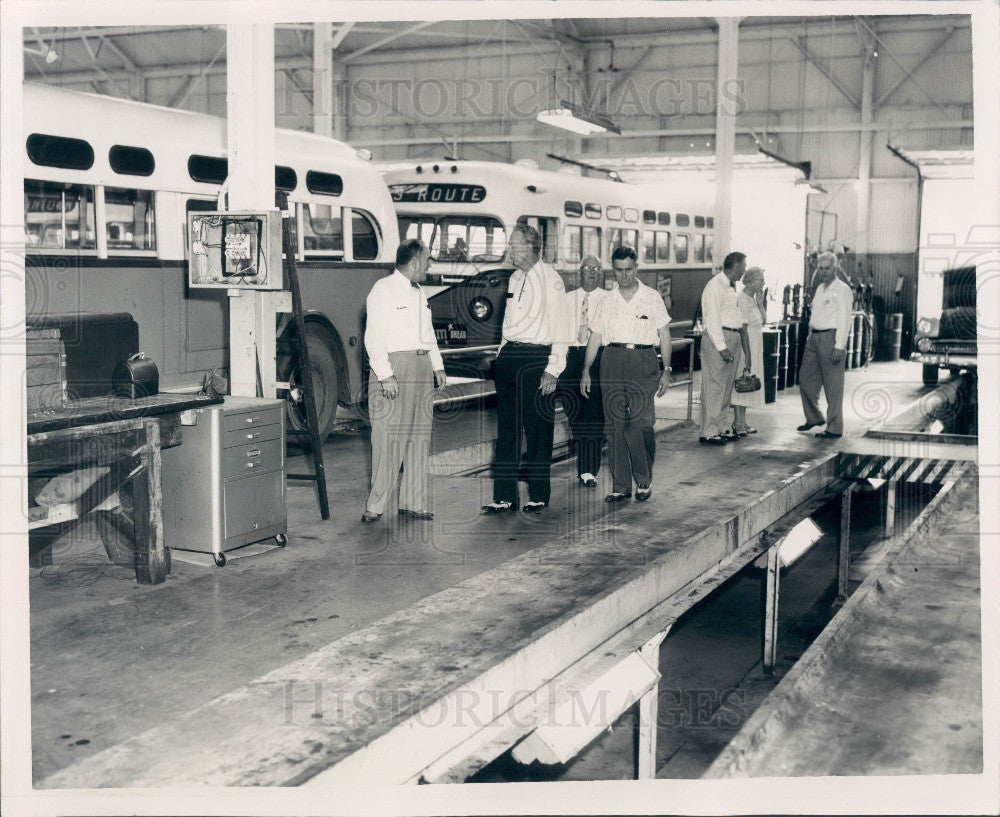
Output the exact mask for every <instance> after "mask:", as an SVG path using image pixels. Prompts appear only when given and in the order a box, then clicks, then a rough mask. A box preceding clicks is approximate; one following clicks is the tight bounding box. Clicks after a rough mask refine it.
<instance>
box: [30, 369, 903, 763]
mask: <svg viewBox="0 0 1000 817" xmlns="http://www.w3.org/2000/svg"><path fill="white" fill-rule="evenodd" d="M921 390H922V387H921V386H920V371H919V367H916V366H913V365H911V364H908V363H899V364H881V365H874V366H872V367H871V368H870V369H869V370H864V371H857V372H849V373H848V389H847V398H846V400H845V403H846V405H847V406H848V422H847V435H846V436H845V439H844V440H842V441H839V442H838V443H836V444H833V445H831V444H830V443H829V442H821V441H818V440H815V439H813V438H812V437H811V436H807V435H800V434H797V433H796V432H795V431H794V426H795V425H796V424H797V423H798V422H800V420H799V417H800V411H801V410H800V408H799V406H798V398H797V393H796V392H795V391H794V390H791V391H787V392H782V393H779V400H778V402H777V403H776V404H774V405H772V406H768V407H767V408H766V410H764V411H762V412H757V413H751V418H750V419H751V422H752V423H753V424H754V425H756V426H757V427H758V428H759V429H760V431H761V433H760V434H759V435H757V436H755V437H751V438H747V439H746V440H744V441H742V442H740V443H739V444H737V445H734V446H728V447H726V448H724V449H711V450H705V448H704V447H700V446H698V445H697V443H696V441H695V437H696V431H695V429H693V428H678V429H676V430H674V431H671V432H669V433H666V434H663V435H661V437H660V441H659V455H658V460H657V466H656V470H655V480H654V491H655V493H654V497H653V499H652V500H651V501H650V503H648V504H647V506H645V507H644V508H642V509H640V508H639V507H638V506H630V507H627V508H624V509H621V511H620V513H621V514H623V515H624V514H653V515H654V518H650V519H649V522H650V523H655V515H663V516H664V518H663V521H664V522H665V521H666V518H667V517H673V516H675V515H676V514H678V513H680V514H682V515H683V506H679V505H678V498H679V496H680V495H681V492H682V491H683V492H690V491H691V490H693V489H694V487H695V486H698V485H699V484H700V483H702V482H703V481H705V479H706V476H707V475H710V474H712V473H717V472H718V471H720V470H724V469H726V468H727V463H729V464H731V465H735V464H736V463H737V462H742V463H745V462H746V458H748V457H749V458H751V459H752V458H761V460H762V464H764V465H766V461H767V460H768V458H769V457H770V458H772V459H773V458H774V456H775V454H774V452H779V451H780V452H781V454H782V457H783V458H790V460H795V459H798V458H801V459H808V458H810V457H815V456H816V455H817V454H819V453H821V452H823V451H827V450H833V449H835V448H837V447H838V446H840V447H842V446H844V445H845V444H847V443H848V441H850V442H851V443H852V445H854V446H855V447H854V448H852V450H860V448H859V446H860V447H861V448H863V447H864V446H863V445H862V443H863V442H864V441H860V442H859V441H858V440H857V439H856V438H857V436H859V435H860V434H861V433H863V431H864V429H865V428H866V427H867V426H868V425H870V424H871V423H872V422H874V421H877V420H878V419H880V418H881V417H882V416H889V414H890V413H891V411H892V407H893V406H895V407H896V408H897V409H898V408H900V407H902V405H903V404H905V403H906V402H909V401H910V400H912V399H913V398H914V397H915V396H917V395H918V394H919V393H920V392H921ZM685 400H686V395H685V392H684V389H676V390H672V391H671V392H669V393H668V395H667V396H666V397H665V398H664V400H663V401H661V404H660V406H659V407H658V415H661V416H662V417H663V418H664V419H666V418H670V417H675V418H679V417H682V416H683V411H684V403H685ZM491 422H492V421H491V419H490V418H489V417H483V416H482V415H481V414H480V415H479V416H476V413H475V412H467V413H459V412H449V413H448V415H447V417H446V422H442V423H440V429H441V431H440V432H439V433H438V444H437V445H436V449H440V448H441V447H442V445H443V443H442V441H443V440H444V439H446V438H449V437H450V438H451V440H452V442H455V441H459V442H464V441H467V440H469V439H474V438H476V436H477V435H479V437H478V438H479V439H483V438H484V437H488V436H489V434H490V432H491ZM463 424H464V427H463ZM852 437H853V438H855V439H850V438H852ZM867 445H868V446H869V449H871V450H884V448H885V446H886V445H887V444H886V443H885V442H884V441H880V442H878V443H874V442H868V443H867ZM873 446H874V447H875V448H874V449H872V447H873ZM324 451H325V456H326V461H327V471H328V474H329V475H330V485H329V489H330V490H329V494H330V498H331V505H332V507H333V510H334V518H333V519H332V520H330V521H328V522H326V523H323V522H321V521H320V520H319V516H318V510H317V507H316V502H315V496H314V494H313V492H312V487H311V486H307V485H297V486H294V487H291V488H290V489H289V518H290V531H289V540H290V543H289V546H288V548H286V549H285V550H270V551H266V552H258V551H255V550H250V551H248V555H247V556H246V557H245V558H234V559H232V560H231V561H230V564H229V565H227V566H226V567H225V568H223V569H221V570H220V569H218V568H215V567H214V566H211V565H210V564H207V563H206V564H199V563H197V558H196V559H195V561H194V562H190V561H187V562H186V561H181V559H179V558H175V559H174V569H173V572H172V573H171V575H170V576H169V578H168V581H167V582H166V583H165V584H163V585H160V586H157V587H148V586H140V585H137V584H135V582H134V578H133V575H132V573H131V571H129V570H125V569H122V568H115V567H112V566H109V565H108V564H107V563H106V560H105V559H104V557H103V551H102V549H101V547H100V545H99V544H98V542H97V539H96V537H95V536H94V531H93V530H92V529H89V528H88V527H87V526H82V527H81V528H80V529H79V531H78V532H77V534H75V535H72V536H68V537H65V538H64V540H62V541H61V542H60V543H58V545H57V547H56V550H55V553H54V557H55V564H54V565H52V566H51V567H48V568H45V569H43V570H41V571H33V574H32V577H31V582H30V589H31V607H32V609H31V631H32V644H31V647H32V653H31V654H32V718H33V721H32V723H33V740H32V746H33V766H34V772H35V777H36V780H39V779H41V778H44V777H46V776H48V775H50V774H52V773H54V772H56V771H57V770H60V769H64V768H66V767H68V766H70V765H72V764H74V763H76V762H78V761H80V760H81V759H83V758H85V757H88V756H92V755H94V754H96V753H97V752H99V751H101V750H103V749H106V748H108V747H110V746H114V745H115V744H118V743H120V742H122V741H124V740H126V739H128V738H130V737H132V736H134V735H136V734H137V733H139V732H143V731H145V730H146V729H148V728H150V727H151V726H153V725H155V724H158V723H163V722H164V721H167V720H170V719H172V718H177V717H179V716H181V715H182V714H183V713H186V712H189V711H191V710H193V709H194V708H196V707H197V706H199V705H202V704H205V703H206V702H208V701H211V700H213V699H215V698H217V697H218V696H220V695H222V694H223V693H226V692H228V691H230V690H232V689H233V688H234V687H237V686H239V685H241V684H246V683H248V682H250V681H251V680H252V679H254V678H257V677H259V676H260V675H262V674H264V673H266V672H268V671H270V670H273V669H275V668H278V667H281V666H283V665H285V664H287V663H288V662H290V661H293V660H295V659H298V658H301V657H303V656H306V655H308V654H309V653H311V652H312V651H314V650H316V649H318V648H320V647H323V646H324V645H328V644H330V643H332V642H334V641H336V640H337V639H340V638H342V637H343V636H346V635H348V634H350V633H354V632H356V631H358V630H359V629H360V628H363V627H365V626H367V625H370V624H373V623H374V622H377V621H379V620H380V619H382V618H384V617H386V616H388V615H390V614H392V613H397V612H399V611H403V610H406V609H407V608H409V607H411V606H412V605H414V604H415V603H416V602H418V601H420V600H421V599H425V598H427V597H428V596H431V595H432V594H435V593H437V592H439V591H441V590H444V589H446V588H449V587H453V586H455V585H456V584H458V583H460V582H462V581H464V580H467V579H470V578H472V577H475V576H477V575H479V574H481V573H483V572H484V571H487V570H489V569H491V568H494V567H496V566H498V565H501V564H503V563H505V562H507V561H508V560H511V559H513V558H515V557H517V556H518V555H520V554H523V553H526V552H528V551H530V550H532V549H534V548H538V547H540V546H541V545H543V544H545V543H546V542H549V541H551V540H552V539H554V538H556V537H558V536H560V535H564V534H567V533H569V532H571V531H573V530H576V529H578V528H580V527H581V526H585V525H588V524H589V523H590V522H592V521H593V520H595V519H599V518H602V517H603V516H604V515H605V514H606V513H607V510H608V509H607V506H605V505H604V504H603V503H602V502H601V501H600V498H601V497H602V496H603V494H604V493H605V492H606V490H607V488H608V486H607V474H606V472H605V473H602V475H601V481H602V484H601V486H600V487H599V488H598V489H597V490H596V491H591V492H585V491H583V490H582V489H581V488H579V487H578V486H577V485H576V484H575V481H574V479H573V476H574V474H575V471H574V470H573V464H572V463H565V464H563V465H561V466H557V468H556V469H555V471H554V477H555V479H554V490H553V502H552V507H551V508H550V510H549V511H548V512H547V513H546V514H544V515H543V516H542V517H541V518H530V517H522V516H520V515H518V516H517V517H515V518H510V519H506V520H505V521H504V523H503V525H502V527H501V526H499V525H498V524H497V520H493V519H489V518H485V517H481V516H479V514H478V508H479V505H480V504H482V503H483V502H486V501H488V499H489V494H490V484H489V480H488V479H487V478H485V477H483V476H479V477H455V476H436V477H435V478H434V483H433V489H434V496H435V512H436V514H437V518H436V519H435V521H434V522H433V524H423V523H417V524H399V523H398V522H397V520H396V518H395V517H392V516H388V515H387V517H386V519H385V521H384V522H383V523H381V524H379V525H375V526H363V525H362V524H361V522H360V520H359V516H360V511H361V509H362V507H363V502H364V496H365V493H366V485H367V473H368V470H367V457H366V446H365V440H364V438H363V436H362V435H358V434H355V435H341V436H337V437H333V438H331V440H330V441H329V442H328V443H327V445H326V446H325V449H324ZM291 466H292V469H295V468H297V467H300V466H298V465H297V464H295V463H292V464H291ZM766 470H767V469H766V468H763V469H762V471H766ZM709 482H710V480H709ZM682 485H683V486H684V487H683V488H682V487H681V486H682ZM767 487H769V486H766V485H765V486H763V489H761V488H760V487H755V486H747V490H748V491H750V492H753V491H754V490H756V491H757V493H760V492H762V490H766V488H767ZM737 493H738V492H737ZM736 499H739V497H736ZM168 544H169V543H168ZM258 550H259V549H258ZM819 553H820V551H817V554H819ZM816 558H820V556H819V555H817V557H816ZM205 561H206V562H207V560H205ZM803 564H804V565H805V564H806V562H803ZM798 569H799V568H796V570H798ZM803 573H805V570H804V568H803ZM823 574H824V571H823V569H822V568H821V567H817V568H816V570H815V575H816V580H815V582H814V584H815V585H816V586H815V587H812V589H810V590H808V591H805V590H804V591H803V593H804V596H803V600H802V604H801V605H800V612H799V616H800V618H801V615H803V613H802V612H801V610H802V609H804V610H806V611H807V612H808V610H809V609H810V607H811V605H813V604H814V603H815V600H816V599H817V598H818V597H821V596H822V595H823V592H824V591H823V589H822V587H820V585H823V586H825V584H828V578H824V577H823ZM746 581H750V582H751V584H745V583H746ZM754 581H755V579H752V578H750V579H748V578H747V577H743V576H740V577H737V579H736V580H734V581H733V582H732V583H731V585H730V586H728V587H727V588H724V593H723V594H722V595H723V596H724V597H726V596H725V594H726V593H732V592H735V593H736V595H735V596H728V597H726V598H728V599H729V601H728V602H727V603H728V605H729V607H728V612H724V613H722V614H720V615H721V618H719V619H718V624H717V625H716V629H715V630H714V633H715V635H714V636H712V635H710V633H711V632H712V628H711V625H707V626H708V627H709V630H708V634H706V633H699V627H696V626H693V625H685V626H690V627H691V629H690V636H689V637H690V638H691V639H692V641H691V643H692V644H693V645H694V646H692V647H691V653H690V655H699V656H701V657H700V665H699V664H695V663H693V662H691V661H690V660H689V661H684V660H681V661H680V662H679V663H678V665H677V666H678V667H681V668H682V669H683V672H681V671H680V670H678V671H677V672H675V673H674V675H672V676H667V678H665V681H664V685H665V688H672V687H676V688H677V689H680V690H682V692H681V693H679V694H680V695H681V697H682V698H683V699H684V700H687V697H685V696H686V693H684V692H683V690H684V689H688V690H700V689H704V690H713V689H714V690H715V691H716V692H715V693H714V694H715V695H716V697H717V698H719V697H720V696H719V690H721V689H730V688H735V687H736V685H737V684H738V682H739V680H740V678H742V677H743V676H745V675H746V669H742V670H741V669H739V667H740V666H741V665H746V664H747V662H748V661H750V665H749V666H751V667H752V662H753V660H755V659H754V653H755V651H756V648H751V646H750V641H752V640H753V639H750V640H747V641H746V642H745V643H744V644H743V645H741V646H738V647H734V648H735V649H736V651H737V653H738V654H740V657H739V658H733V656H732V655H730V654H729V653H727V652H726V651H725V650H722V649H721V647H720V649H711V650H706V649H704V647H703V646H702V647H701V648H699V647H698V646H697V644H698V643H699V640H700V643H702V645H704V644H705V643H711V642H712V640H713V639H714V640H716V641H719V640H720V639H721V642H724V643H725V644H733V645H735V644H736V641H737V639H735V638H734V637H733V632H732V631H731V626H732V624H733V621H734V618H735V619H737V620H738V619H739V611H740V610H746V609H748V608H750V607H752V606H755V605H757V604H758V602H759V598H758V600H757V601H754V600H753V599H754V595H755V593H756V592H757V591H756V590H755V589H754V586H753V582H754ZM741 584H742V585H744V586H743V587H742V589H740V586H741ZM790 584H791V582H790ZM810 586H812V585H810ZM817 587H819V593H818V596H817V594H816V592H815V591H816V588H817ZM794 592H795V591H793V593H794ZM788 610H789V611H790V615H791V614H792V613H791V611H792V605H791V604H789V608H788ZM817 615H818V616H819V618H817V619H816V621H818V620H820V619H821V618H822V616H821V615H820V614H818V613H817ZM742 624H743V625H746V622H743V623H742ZM678 626H679V629H677V630H676V631H675V634H674V635H672V636H671V639H669V640H668V643H671V642H672V641H674V640H677V643H678V645H680V644H682V643H684V638H682V637H679V636H682V635H683V631H684V627H683V626H681V625H678ZM705 626H706V625H701V628H702V629H704V627H705ZM800 626H801V625H800V624H799V625H794V626H791V627H790V629H789V642H788V643H789V645H790V647H789V652H788V654H794V652H795V649H796V647H794V646H792V645H793V644H794V643H797V642H794V637H795V632H794V631H795V629H796V627H800ZM745 629H746V631H747V632H749V631H750V630H751V629H753V628H752V626H751V625H746V626H745ZM806 629H809V627H808V626H807V627H806ZM706 638H708V641H705V640H704V639H706ZM672 649H673V646H671V647H669V648H665V650H664V654H665V655H666V654H668V653H670V651H671V650H672ZM727 649H728V647H727ZM696 666H698V667H699V668H698V669H697V672H694V673H693V674H689V673H688V670H694V669H695V668H696ZM723 667H725V668H730V667H732V668H733V669H732V671H731V672H729V673H728V674H727V675H723V676H720V675H719V674H718V670H719V669H720V668H723ZM720 677H722V678H724V683H723V681H722V680H720ZM709 678H710V679H711V680H705V679H709ZM712 694H713V693H711V692H708V693H706V695H708V696H709V697H710V696H711V695H712ZM699 706H700V704H699ZM684 707H689V708H690V706H689V704H686V703H683V702H682V705H681V711H684ZM678 719H679V721H681V720H683V717H681V716H680V715H679V716H678ZM699 734H701V733H699ZM661 750H663V752H662V760H661V763H663V764H666V766H667V768H664V769H661V772H662V773H666V774H667V776H689V775H690V774H695V773H697V768H698V763H697V762H694V761H692V762H687V763H686V765H685V763H682V762H681V761H680V760H678V761H677V764H678V765H676V766H675V771H674V772H671V771H670V769H669V765H670V762H671V760H672V758H676V757H684V752H683V751H678V750H671V749H670V744H669V742H668V744H667V745H666V746H664V744H662V742H661ZM696 754H697V752H696ZM703 754H706V755H707V753H703ZM585 757H586V756H584V758H581V760H580V761H579V768H580V769H581V770H585V769H587V763H586V762H585ZM619 760H620V758H619ZM709 760H710V758H709ZM594 763H595V764H596V765H597V766H602V764H603V763H604V762H603V761H594ZM616 763H618V761H615V762H613V763H611V765H610V766H607V767H603V766H602V767H603V768H605V772H604V773H598V770H597V768H596V767H595V768H594V770H593V771H588V772H586V774H587V775H589V779H595V778H602V777H607V776H612V777H615V776H619V773H618V771H614V772H613V773H612V774H608V773H607V770H608V769H616V770H617V769H618V768H619V766H620V763H619V764H618V765H617V766H616V765H615V764H616ZM625 776H628V775H627V774H626V775H625Z"/></svg>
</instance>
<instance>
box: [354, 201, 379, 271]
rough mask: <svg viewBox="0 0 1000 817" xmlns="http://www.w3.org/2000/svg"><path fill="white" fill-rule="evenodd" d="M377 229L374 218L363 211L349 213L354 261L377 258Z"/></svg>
mask: <svg viewBox="0 0 1000 817" xmlns="http://www.w3.org/2000/svg"><path fill="white" fill-rule="evenodd" d="M378 238H379V229H378V225H377V224H376V223H375V218H374V217H373V216H372V215H371V214H370V213H366V212H365V211H364V210H352V211H351V241H352V242H353V243H352V245H351V246H352V247H353V248H354V260H355V261H374V260H375V259H376V258H378Z"/></svg>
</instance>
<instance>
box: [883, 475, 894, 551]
mask: <svg viewBox="0 0 1000 817" xmlns="http://www.w3.org/2000/svg"><path fill="white" fill-rule="evenodd" d="M895 531H896V480H894V479H890V480H886V483H885V529H884V531H883V535H884V537H885V538H886V539H888V538H889V537H891V536H892V535H893V533H895Z"/></svg>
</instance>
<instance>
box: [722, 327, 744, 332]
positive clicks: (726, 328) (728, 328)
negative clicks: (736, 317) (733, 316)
mask: <svg viewBox="0 0 1000 817" xmlns="http://www.w3.org/2000/svg"><path fill="white" fill-rule="evenodd" d="M722 328H723V329H725V330H726V331H727V332H739V331H740V327H738V326H737V327H736V328H735V329H734V328H733V327H732V326H723V327H722Z"/></svg>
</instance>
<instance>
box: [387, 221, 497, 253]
mask: <svg viewBox="0 0 1000 817" xmlns="http://www.w3.org/2000/svg"><path fill="white" fill-rule="evenodd" d="M399 235H400V238H401V239H403V240H405V239H407V238H419V239H420V240H421V241H423V242H424V243H425V244H426V245H427V246H428V248H430V252H431V260H432V261H473V262H488V263H495V262H497V261H500V260H501V259H502V258H503V255H504V252H506V250H507V234H506V232H505V231H504V228H503V224H501V223H500V221H499V220H497V219H495V218H490V217H488V216H445V217H442V218H435V217H434V216H416V215H413V216H400V217H399Z"/></svg>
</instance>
